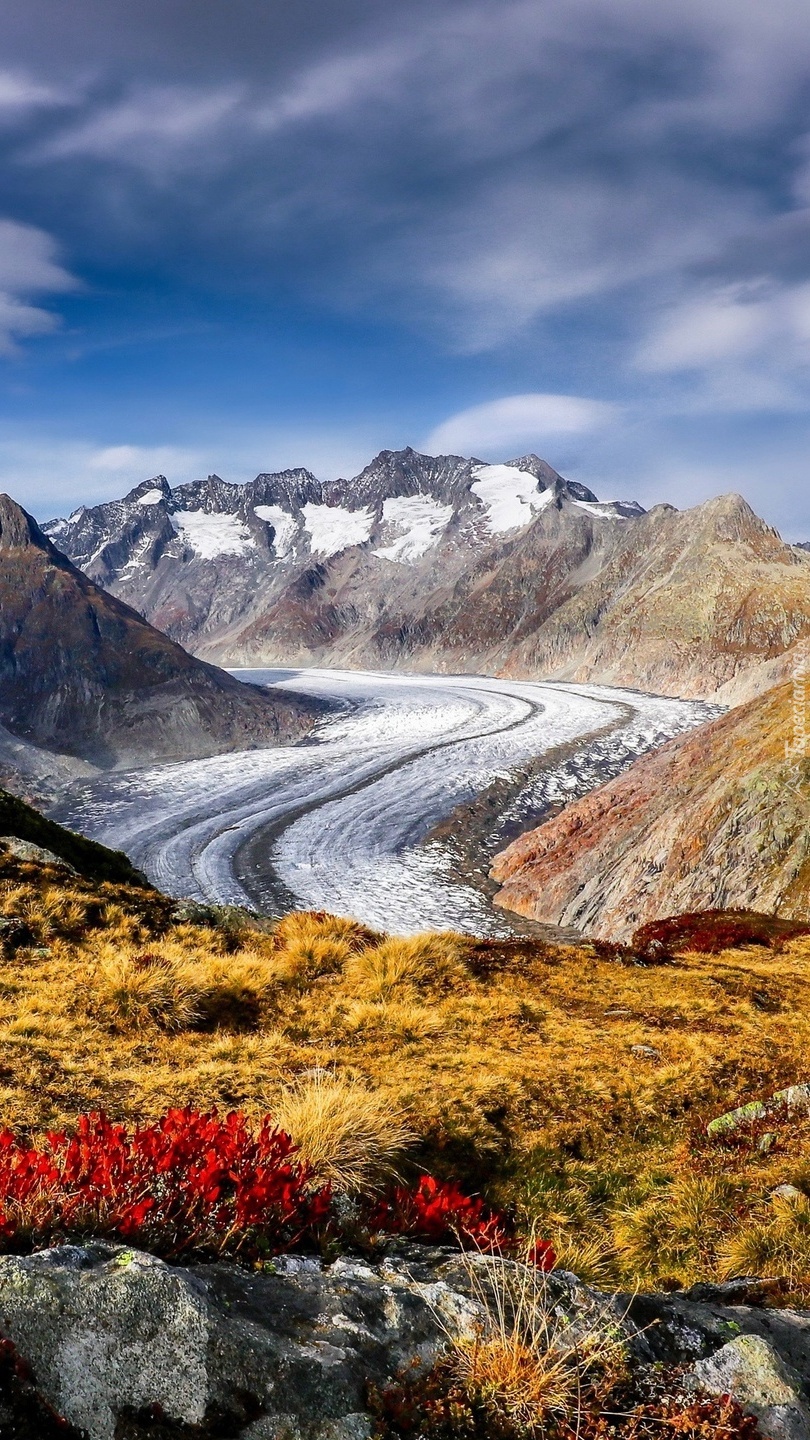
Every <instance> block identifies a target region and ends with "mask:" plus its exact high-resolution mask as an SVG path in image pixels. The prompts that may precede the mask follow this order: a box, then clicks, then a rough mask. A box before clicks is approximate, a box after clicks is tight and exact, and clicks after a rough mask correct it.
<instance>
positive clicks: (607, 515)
mask: <svg viewBox="0 0 810 1440" xmlns="http://www.w3.org/2000/svg"><path fill="white" fill-rule="evenodd" d="M571 503H572V505H578V506H579V508H580V510H587V511H588V513H589V514H590V515H598V516H600V518H601V519H603V520H627V519H628V518H629V517H628V516H627V515H622V513H621V511H620V510H614V509H613V508H612V506H611V505H594V503H593V501H592V500H572V502H571Z"/></svg>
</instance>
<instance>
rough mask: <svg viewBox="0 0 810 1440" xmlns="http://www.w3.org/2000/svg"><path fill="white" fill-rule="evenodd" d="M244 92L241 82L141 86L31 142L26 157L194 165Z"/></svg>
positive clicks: (153, 167) (158, 166)
mask: <svg viewBox="0 0 810 1440" xmlns="http://www.w3.org/2000/svg"><path fill="white" fill-rule="evenodd" d="M243 95H244V87H243V86H241V85H221V86H213V87H212V86H209V87H203V86H188V85H164V86H148V87H141V88H139V89H138V90H136V91H134V92H133V93H132V94H130V95H129V96H127V97H125V98H124V99H122V100H118V101H115V102H114V103H113V104H109V105H106V106H104V107H101V108H99V109H98V110H97V111H95V113H92V114H91V115H90V116H89V117H88V118H87V119H85V120H81V121H79V122H78V123H76V124H72V125H70V126H68V127H67V128H66V129H64V130H62V131H61V132H60V133H59V134H57V135H54V136H53V137H52V138H50V139H49V140H46V141H42V142H40V143H39V144H37V145H35V146H34V147H32V149H31V150H29V152H28V155H27V158H28V159H29V160H64V159H70V158H74V157H83V156H87V157H91V158H94V159H98V160H117V161H127V162H129V163H131V164H136V165H139V166H141V167H142V168H144V169H146V170H150V171H155V172H160V171H162V170H165V169H166V168H169V167H171V166H173V165H175V164H177V163H178V161H179V162H180V163H181V165H182V166H183V168H188V167H189V166H192V167H194V168H196V167H197V166H198V165H200V164H203V163H205V162H206V161H207V160H208V159H209V158H210V155H209V152H208V151H207V150H206V148H205V145H204V143H203V142H204V141H205V139H206V138H207V137H208V138H210V136H211V135H212V134H213V133H215V132H216V131H218V130H219V129H220V128H221V127H222V126H223V124H224V123H225V122H226V121H228V120H231V119H232V118H234V116H235V115H236V113H237V112H238V110H239V107H240V104H241V101H242V99H243Z"/></svg>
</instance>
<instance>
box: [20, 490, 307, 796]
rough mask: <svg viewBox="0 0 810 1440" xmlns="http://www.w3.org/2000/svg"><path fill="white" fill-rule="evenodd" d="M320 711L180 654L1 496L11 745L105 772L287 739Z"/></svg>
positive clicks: (290, 697)
mask: <svg viewBox="0 0 810 1440" xmlns="http://www.w3.org/2000/svg"><path fill="white" fill-rule="evenodd" d="M320 708H321V707H320V706H319V705H318V703H317V702H315V701H309V700H306V699H301V700H299V699H297V698H296V697H292V696H276V695H272V694H270V693H269V692H267V691H265V690H261V689H259V688H257V687H254V686H247V685H243V684H241V683H240V682H239V681H238V680H235V679H234V678H233V677H232V676H230V675H227V674H225V673H224V672H223V671H221V670H217V669H215V668H214V667H213V666H211V665H206V664H203V663H202V662H201V661H199V660H196V659H194V658H193V657H192V656H191V655H188V654H186V652H185V651H184V650H183V649H181V647H180V646H179V645H177V644H175V643H174V642H172V641H171V640H168V639H167V638H166V636H165V635H163V634H162V633H161V632H160V631H159V630H156V629H154V628H153V626H151V625H149V624H147V622H146V621H145V620H144V619H143V618H142V617H141V616H140V615H138V614H136V613H135V611H133V610H131V609H130V608H129V607H128V606H127V605H124V604H123V603H122V602H121V601H120V600H117V599H115V598H114V597H113V596H111V595H107V594H106V593H105V592H104V591H103V590H100V589H99V588H98V587H97V586H96V585H94V584H93V583H92V582H91V581H90V580H88V579H87V577H86V576H85V575H83V574H82V572H81V571H79V570H77V569H76V568H75V567H74V566H73V565H72V564H71V563H70V561H69V560H67V559H65V557H64V556H63V555H61V554H60V553H59V551H58V550H56V549H55V548H54V546H53V545H52V544H51V542H50V541H49V540H48V539H47V537H46V536H45V535H44V534H43V533H42V531H41V530H40V529H39V527H38V525H37V524H36V522H35V521H34V520H33V519H32V518H31V516H30V515H28V514H26V512H25V511H24V510H23V509H21V507H20V506H19V505H16V504H15V502H14V501H13V500H11V499H10V498H9V497H8V496H7V495H3V496H0V722H2V725H3V726H5V727H6V730H7V731H10V732H11V733H12V734H13V735H14V736H17V737H19V738H20V739H22V740H23V741H26V742H28V743H30V744H33V745H36V746H38V747H43V748H45V749H50V750H54V751H57V752H62V753H65V754H68V755H72V756H77V757H79V758H80V759H83V760H86V761H89V762H90V763H91V764H93V765H95V766H104V767H107V766H112V765H116V764H135V763H137V762H138V761H144V760H145V761H154V760H159V759H169V758H191V757H195V756H200V755H210V754H216V753H217V752H219V751H222V750H229V749H242V748H248V747H251V746H255V745H267V744H272V743H273V742H276V741H279V740H283V739H294V738H297V737H298V736H300V735H302V734H304V733H305V732H306V731H307V730H309V729H311V727H312V725H313V724H314V722H315V719H316V718H317V716H318V715H319V713H320Z"/></svg>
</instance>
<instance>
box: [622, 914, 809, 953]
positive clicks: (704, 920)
mask: <svg viewBox="0 0 810 1440" xmlns="http://www.w3.org/2000/svg"><path fill="white" fill-rule="evenodd" d="M799 935H810V925H804V924H802V923H801V921H798V920H780V919H779V918H778V916H776V915H761V914H759V913H758V912H757V911H755V910H697V911H691V912H689V913H687V914H685V915H670V916H668V917H667V918H665V919H663V920H653V921H651V922H650V923H649V924H648V925H642V926H640V927H639V929H638V930H636V931H634V933H633V938H632V941H631V946H632V949H633V950H636V951H637V952H638V953H639V954H640V955H642V956H645V955H652V954H656V953H659V952H662V951H669V952H677V951H679V950H691V951H692V952H693V953H696V954H698V955H718V954H719V953H720V951H721V950H735V949H737V950H738V949H742V948H743V947H745V946H747V945H763V946H765V947H766V948H767V949H768V950H780V949H781V948H782V946H783V945H784V944H785V943H786V942H787V941H788V940H795V939H796V938H797V936H799Z"/></svg>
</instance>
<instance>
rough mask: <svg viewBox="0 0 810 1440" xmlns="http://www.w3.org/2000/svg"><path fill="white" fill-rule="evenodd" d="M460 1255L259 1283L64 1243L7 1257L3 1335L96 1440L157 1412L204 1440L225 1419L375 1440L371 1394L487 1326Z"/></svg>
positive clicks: (342, 1264) (287, 1433) (274, 1437)
mask: <svg viewBox="0 0 810 1440" xmlns="http://www.w3.org/2000/svg"><path fill="white" fill-rule="evenodd" d="M448 1260H449V1256H448V1255H444V1254H441V1253H440V1254H439V1256H438V1263H437V1257H436V1256H435V1255H434V1265H433V1273H432V1275H431V1278H430V1279H425V1280H418V1279H416V1278H415V1277H414V1276H413V1275H412V1274H411V1271H410V1267H409V1264H408V1262H407V1259H400V1260H392V1261H391V1262H390V1263H386V1262H382V1263H381V1264H378V1265H375V1266H371V1265H368V1264H365V1263H363V1262H361V1261H357V1260H346V1259H341V1260H337V1261H336V1262H335V1263H334V1264H333V1265H332V1266H331V1267H328V1268H324V1267H323V1266H322V1265H321V1264H320V1263H319V1262H318V1261H316V1260H313V1259H307V1258H301V1257H296V1258H292V1257H291V1258H287V1259H281V1260H278V1261H277V1262H276V1263H275V1266H274V1267H273V1268H274V1269H275V1273H270V1274H258V1273H253V1272H250V1271H245V1270H240V1269H239V1268H238V1267H236V1266H233V1265H226V1264H215V1265H200V1266H190V1267H187V1268H186V1267H184V1268H180V1267H174V1266H170V1265H167V1264H166V1263H165V1262H164V1261H162V1260H159V1259H157V1258H155V1257H154V1256H151V1255H146V1254H143V1253H140V1252H135V1251H129V1250H125V1249H123V1248H121V1247H115V1246H104V1245H92V1246H88V1247H87V1248H79V1247H76V1246H61V1247H59V1248H58V1249H53V1250H45V1251H41V1252H39V1253H38V1254H34V1255H30V1256H4V1257H2V1258H0V1330H2V1332H3V1334H4V1335H5V1336H7V1337H8V1338H9V1339H11V1340H12V1341H13V1342H14V1344H15V1345H16V1347H17V1349H18V1351H19V1352H20V1354H22V1355H23V1356H24V1357H25V1359H26V1360H27V1361H28V1363H29V1364H30V1366H31V1367H32V1370H33V1372H34V1374H35V1376H36V1380H37V1384H38V1386H39V1389H40V1391H41V1393H42V1394H43V1395H44V1397H45V1399H46V1400H47V1401H49V1402H50V1404H51V1405H53V1406H54V1408H55V1409H56V1410H57V1411H58V1412H59V1413H60V1414H61V1415H63V1416H64V1417H65V1419H66V1420H67V1421H68V1422H69V1423H70V1424H72V1425H74V1426H75V1427H76V1428H77V1429H79V1430H84V1431H86V1432H87V1435H88V1436H89V1437H90V1440H114V1437H115V1436H116V1435H117V1434H119V1433H120V1426H121V1425H122V1424H124V1423H127V1422H128V1421H132V1420H135V1421H137V1418H138V1416H139V1415H142V1416H144V1417H146V1416H148V1415H149V1414H152V1415H153V1416H154V1415H155V1414H159V1415H164V1416H166V1417H167V1419H169V1420H171V1421H173V1422H175V1423H177V1422H181V1423H184V1424H185V1425H187V1426H191V1427H198V1430H197V1431H196V1432H195V1431H194V1430H192V1432H191V1433H199V1434H200V1435H205V1434H207V1433H208V1426H209V1425H214V1423H215V1422H216V1425H218V1426H220V1427H221V1426H224V1427H225V1429H224V1430H223V1431H222V1433H227V1434H233V1435H239V1436H242V1435H244V1437H245V1440H363V1437H365V1436H367V1435H368V1434H369V1433H370V1428H371V1421H370V1417H369V1416H368V1415H367V1414H366V1411H365V1395H366V1387H367V1384H368V1383H369V1382H376V1383H377V1384H383V1383H385V1382H386V1381H387V1380H389V1379H392V1378H393V1377H394V1376H395V1375H396V1374H397V1373H398V1371H399V1370H400V1369H401V1368H403V1367H405V1366H407V1365H409V1364H411V1363H412V1362H413V1361H414V1360H415V1359H419V1360H422V1361H424V1362H427V1363H430V1361H431V1360H432V1359H433V1357H434V1356H435V1355H436V1354H437V1353H438V1350H439V1348H440V1347H441V1345H442V1344H443V1343H444V1342H445V1339H446V1336H447V1335H448V1334H463V1333H472V1331H473V1329H474V1327H475V1325H476V1323H477V1321H478V1320H479V1318H480V1311H479V1307H478V1306H477V1305H476V1303H475V1301H474V1300H473V1299H472V1298H470V1297H469V1296H468V1295H464V1294H463V1293H461V1292H460V1291H459V1290H456V1289H454V1288H453V1287H452V1286H451V1284H449V1283H448V1282H447V1280H445V1279H443V1278H442V1274H441V1272H442V1269H443V1266H444V1264H445V1263H446V1262H448ZM450 1264H451V1268H452V1262H450ZM127 1433H133V1434H137V1433H138V1430H137V1429H135V1430H133V1431H128V1432H127ZM183 1433H186V1432H185V1431H184V1432H183ZM217 1433H220V1432H219V1431H217Z"/></svg>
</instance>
